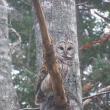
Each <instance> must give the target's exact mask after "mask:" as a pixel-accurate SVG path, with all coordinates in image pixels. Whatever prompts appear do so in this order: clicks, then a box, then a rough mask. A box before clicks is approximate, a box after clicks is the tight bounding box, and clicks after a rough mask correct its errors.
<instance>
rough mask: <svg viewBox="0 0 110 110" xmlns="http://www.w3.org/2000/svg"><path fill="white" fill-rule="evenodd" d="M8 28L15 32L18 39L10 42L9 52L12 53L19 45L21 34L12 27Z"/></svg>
mask: <svg viewBox="0 0 110 110" xmlns="http://www.w3.org/2000/svg"><path fill="white" fill-rule="evenodd" d="M9 30H10V31H12V32H13V33H15V34H16V36H17V37H18V40H17V41H16V42H14V43H10V51H11V54H14V53H15V51H16V48H17V47H19V46H21V36H20V34H19V33H18V32H17V31H16V30H15V29H14V28H9Z"/></svg>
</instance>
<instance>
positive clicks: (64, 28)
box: [35, 0, 82, 110]
mask: <svg viewBox="0 0 110 110" xmlns="http://www.w3.org/2000/svg"><path fill="white" fill-rule="evenodd" d="M42 4H43V8H44V10H45V16H46V20H47V22H48V27H49V31H50V33H51V35H52V36H53V37H54V42H58V41H62V40H67V39H70V40H71V41H73V43H74V52H75V55H74V56H75V57H74V59H73V66H72V67H71V71H70V72H69V73H68V74H69V75H68V80H67V82H65V86H66V87H67V89H68V90H69V92H70V94H71V98H72V99H73V100H74V101H73V103H74V105H75V110H81V108H82V107H81V103H82V96H81V95H82V94H81V82H80V69H79V57H78V41H77V22H76V7H75V0H60V1H59V0H48V1H46V0H43V2H42ZM36 27H37V28H35V29H38V30H37V31H36V33H37V32H38V31H40V30H39V28H38V25H36ZM38 33H39V32H38ZM38 33H37V36H36V39H37V40H36V41H37V44H38V45H37V48H39V47H40V48H39V49H38V51H39V53H38V55H40V56H41V55H42V52H41V50H40V49H41V44H42V43H41V39H39V38H41V37H40V35H39V34H38ZM38 42H39V43H38ZM37 58H38V57H37ZM37 62H42V59H41V57H40V59H39V58H38V60H37ZM40 64H41V63H40ZM38 65H39V64H38ZM76 98H77V99H76Z"/></svg>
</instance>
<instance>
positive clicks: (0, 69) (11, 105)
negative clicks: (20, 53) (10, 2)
mask: <svg viewBox="0 0 110 110" xmlns="http://www.w3.org/2000/svg"><path fill="white" fill-rule="evenodd" d="M3 1H4V0H3ZM3 3H4V2H2V0H1V1H0V110H18V102H17V96H16V92H15V89H14V87H13V84H12V78H11V57H10V55H9V40H8V13H7V7H6V6H5V5H4V4H3Z"/></svg>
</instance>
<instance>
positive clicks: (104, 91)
mask: <svg viewBox="0 0 110 110" xmlns="http://www.w3.org/2000/svg"><path fill="white" fill-rule="evenodd" d="M108 93H110V85H109V86H107V87H105V88H102V89H100V90H99V92H98V93H97V94H95V95H93V96H88V97H84V98H83V100H84V101H83V106H86V105H87V104H89V103H90V102H91V101H92V99H94V98H96V97H98V96H101V95H104V94H108Z"/></svg>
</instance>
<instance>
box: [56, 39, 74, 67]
mask: <svg viewBox="0 0 110 110" xmlns="http://www.w3.org/2000/svg"><path fill="white" fill-rule="evenodd" d="M55 54H56V57H57V59H58V60H59V61H60V63H65V64H67V65H70V64H72V60H73V58H74V46H73V43H72V42H71V41H70V40H67V41H60V42H58V43H57V44H56V46H55Z"/></svg>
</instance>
